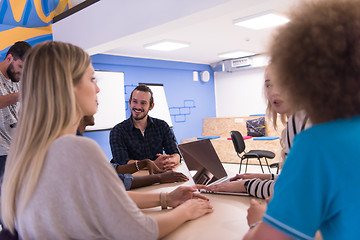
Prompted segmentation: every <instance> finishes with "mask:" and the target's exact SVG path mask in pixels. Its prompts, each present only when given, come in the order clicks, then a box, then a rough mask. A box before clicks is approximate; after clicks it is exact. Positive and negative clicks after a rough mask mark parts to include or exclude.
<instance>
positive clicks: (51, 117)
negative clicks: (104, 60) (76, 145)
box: [1, 42, 91, 232]
mask: <svg viewBox="0 0 360 240" xmlns="http://www.w3.org/2000/svg"><path fill="white" fill-rule="evenodd" d="M90 63H91V60H90V57H89V55H88V54H87V53H85V52H84V51H83V50H82V49H81V48H79V47H76V46H74V45H71V44H68V43H62V42H45V43H41V44H38V45H37V46H35V47H34V48H33V49H31V50H30V51H29V54H28V55H27V57H26V58H25V62H24V68H23V76H22V80H21V88H20V106H21V107H20V112H19V122H18V124H17V129H16V133H15V136H14V138H13V140H12V143H11V147H10V152H9V155H8V158H7V161H6V167H5V173H4V179H3V184H2V190H1V213H2V221H3V223H4V225H5V227H6V228H8V229H9V230H10V231H12V232H14V229H15V228H14V227H15V226H14V225H15V219H16V216H17V215H19V214H21V212H22V210H23V209H24V208H25V206H26V204H27V203H28V202H29V200H30V198H31V196H32V194H33V192H34V190H35V188H36V186H37V184H38V180H39V177H40V175H41V171H42V168H43V165H44V162H45V156H46V152H47V150H48V148H49V147H50V145H51V144H52V142H53V141H54V140H55V139H56V138H57V137H59V136H60V134H61V132H62V131H64V129H66V128H68V127H70V126H73V125H75V124H76V122H77V121H78V120H79V119H80V117H79V116H80V115H79V107H78V106H77V104H76V100H75V95H74V86H75V85H76V84H78V83H79V82H80V79H81V77H82V76H83V75H84V73H85V70H86V69H87V67H88V66H89V65H90Z"/></svg>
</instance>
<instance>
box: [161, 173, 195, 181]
mask: <svg viewBox="0 0 360 240" xmlns="http://www.w3.org/2000/svg"><path fill="white" fill-rule="evenodd" d="M159 178H160V183H173V182H186V181H188V180H189V178H188V177H187V176H185V175H184V174H182V173H180V172H174V171H167V172H164V173H160V174H159Z"/></svg>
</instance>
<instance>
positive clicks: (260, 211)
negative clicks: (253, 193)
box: [246, 199, 266, 226]
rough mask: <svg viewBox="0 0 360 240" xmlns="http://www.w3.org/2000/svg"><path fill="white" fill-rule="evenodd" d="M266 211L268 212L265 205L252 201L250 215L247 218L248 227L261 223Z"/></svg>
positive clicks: (249, 209)
mask: <svg viewBox="0 0 360 240" xmlns="http://www.w3.org/2000/svg"><path fill="white" fill-rule="evenodd" d="M265 211H266V205H265V204H262V203H260V202H259V201H258V200H255V199H251V200H250V207H249V208H248V210H247V212H248V214H247V217H246V219H247V222H248V225H249V226H251V225H252V224H254V223H256V222H258V221H261V219H262V217H263V216H264V213H265Z"/></svg>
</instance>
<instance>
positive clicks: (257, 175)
mask: <svg viewBox="0 0 360 240" xmlns="http://www.w3.org/2000/svg"><path fill="white" fill-rule="evenodd" d="M253 178H260V179H262V180H266V179H271V174H265V173H243V174H236V175H235V176H234V177H232V178H230V181H236V180H238V179H253Z"/></svg>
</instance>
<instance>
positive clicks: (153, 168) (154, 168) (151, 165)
mask: <svg viewBox="0 0 360 240" xmlns="http://www.w3.org/2000/svg"><path fill="white" fill-rule="evenodd" d="M142 161H145V162H146V168H147V169H148V170H149V174H156V173H163V172H165V171H164V170H162V169H160V168H159V167H158V166H157V165H156V164H155V162H154V161H151V160H150V159H144V160H142Z"/></svg>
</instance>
